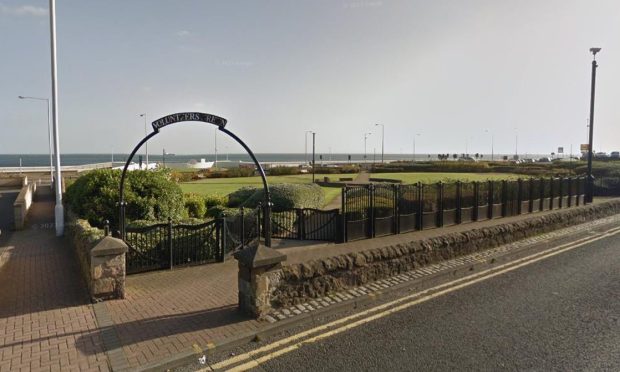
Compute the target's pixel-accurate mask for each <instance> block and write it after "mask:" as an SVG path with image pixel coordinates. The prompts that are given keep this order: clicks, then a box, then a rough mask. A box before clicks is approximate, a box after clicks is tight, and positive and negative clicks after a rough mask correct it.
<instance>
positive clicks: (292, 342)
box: [202, 227, 620, 371]
mask: <svg viewBox="0 0 620 372" xmlns="http://www.w3.org/2000/svg"><path fill="white" fill-rule="evenodd" d="M618 233H620V227H615V228H612V229H609V230H607V231H604V232H602V233H600V234H598V235H596V236H594V237H586V238H582V239H578V240H576V241H573V242H570V243H566V244H562V245H559V246H556V247H553V248H549V249H546V250H544V251H541V252H538V253H536V254H533V255H530V256H527V257H524V258H521V259H518V260H515V261H512V262H509V263H506V264H503V265H499V266H497V267H494V268H492V269H488V270H484V271H481V272H478V273H476V274H472V275H469V276H466V277H463V278H460V279H457V280H454V281H451V282H448V283H444V284H441V285H438V286H436V287H433V288H430V289H427V290H424V291H422V292H417V293H414V294H410V295H407V296H405V297H402V298H399V299H397V300H393V301H390V302H387V303H385V304H382V305H378V306H375V307H373V308H370V309H368V310H365V311H362V312H359V313H356V314H353V315H350V316H347V317H344V318H341V319H338V320H335V321H333V322H330V323H327V324H324V325H321V326H318V327H314V328H312V329H309V330H307V331H304V332H300V333H297V334H295V335H292V336H289V337H286V338H284V339H282V340H279V341H276V342H273V343H271V344H268V345H265V346H262V347H260V348H258V349H255V350H252V351H248V352H246V353H244V354H239V355H237V356H235V357H232V358H229V359H226V360H224V361H221V362H219V363H216V364H214V365H212V366H211V367H210V368H206V369H203V370H202V371H212V370H221V369H228V370H229V371H247V370H249V369H252V368H256V367H258V366H259V365H260V364H262V363H265V362H268V361H269V360H272V359H274V358H277V357H279V356H282V355H284V354H287V353H290V352H291V351H294V350H297V349H299V348H300V347H301V346H303V345H304V344H309V343H314V342H317V341H320V340H322V339H325V338H328V337H331V336H334V335H337V334H339V333H342V332H344V331H347V330H350V329H353V328H356V327H358V326H361V325H363V324H366V323H369V322H372V321H373V320H377V319H380V318H383V317H385V316H388V315H391V314H394V313H397V312H399V311H402V310H405V309H407V308H409V307H412V306H415V305H418V304H420V303H423V302H426V301H429V300H432V299H434V298H436V297H439V296H443V295H445V294H448V293H451V292H454V291H458V290H459V289H463V288H465V287H468V286H471V285H473V284H476V283H479V282H481V281H484V280H487V279H491V278H493V277H496V276H498V275H502V274H505V273H508V272H510V271H513V270H517V269H519V268H521V267H523V266H527V265H530V264H533V263H535V262H538V261H541V260H544V259H546V258H549V257H552V256H555V255H558V254H560V253H564V252H566V251H570V250H572V249H575V248H579V247H581V246H584V245H586V244H590V243H592V242H595V241H597V240H601V239H604V238H607V237H610V236H613V235H616V234H618ZM314 334H316V335H315V336H312V335H314ZM310 336H312V337H310ZM287 345H288V346H287ZM265 353H266V354H265ZM261 354H265V355H262V356H260V357H258V358H255V357H257V356H259V355H261ZM240 363H241V364H240Z"/></svg>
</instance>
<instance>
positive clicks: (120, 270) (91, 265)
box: [66, 211, 127, 301]
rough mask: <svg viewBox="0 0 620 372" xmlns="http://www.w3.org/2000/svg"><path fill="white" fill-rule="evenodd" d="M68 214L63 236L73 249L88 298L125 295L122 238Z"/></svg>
mask: <svg viewBox="0 0 620 372" xmlns="http://www.w3.org/2000/svg"><path fill="white" fill-rule="evenodd" d="M67 215H68V218H67V220H68V223H67V233H66V236H67V239H69V240H70V242H71V244H72V246H73V249H74V250H75V254H76V257H77V259H78V262H79V264H80V268H81V272H82V276H83V277H84V280H85V281H86V284H87V286H88V289H89V291H90V295H91V298H92V299H93V300H94V301H101V300H107V299H113V298H124V297H125V275H126V274H125V273H126V271H125V270H126V266H125V254H126V252H127V245H126V244H125V242H123V241H122V240H120V239H116V238H113V237H111V236H106V235H105V233H104V231H103V230H101V229H98V228H96V227H92V226H91V225H90V224H89V223H88V221H86V220H81V219H77V218H75V216H74V215H73V214H72V213H71V212H70V211H69V212H67Z"/></svg>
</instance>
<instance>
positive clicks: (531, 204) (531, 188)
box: [527, 177, 534, 213]
mask: <svg viewBox="0 0 620 372" xmlns="http://www.w3.org/2000/svg"><path fill="white" fill-rule="evenodd" d="M529 188H530V192H529V193H528V194H529V195H530V200H529V202H528V203H527V211H528V212H529V213H532V212H534V205H533V204H534V179H533V178H532V177H530V183H529Z"/></svg>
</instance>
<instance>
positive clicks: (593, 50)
mask: <svg viewBox="0 0 620 372" xmlns="http://www.w3.org/2000/svg"><path fill="white" fill-rule="evenodd" d="M600 51H601V48H590V52H591V53H592V81H591V86H590V136H589V139H588V193H587V196H586V199H587V201H588V202H589V203H592V198H593V195H592V194H593V193H594V177H593V176H592V144H593V137H594V93H595V88H596V68H597V67H598V64H597V63H596V53H598V52H600Z"/></svg>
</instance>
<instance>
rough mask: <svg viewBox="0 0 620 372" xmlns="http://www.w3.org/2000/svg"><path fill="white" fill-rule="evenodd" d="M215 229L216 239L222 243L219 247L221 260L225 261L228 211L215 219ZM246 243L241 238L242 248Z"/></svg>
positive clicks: (218, 242)
mask: <svg viewBox="0 0 620 372" xmlns="http://www.w3.org/2000/svg"><path fill="white" fill-rule="evenodd" d="M215 229H216V230H215V241H216V242H217V244H219V245H220V246H219V249H218V252H220V257H219V261H220V262H224V257H226V213H224V212H222V214H220V217H219V218H218V219H216V220H215ZM218 230H219V237H218ZM241 239H243V237H242V238H241ZM244 245H245V244H243V240H241V249H243V247H244Z"/></svg>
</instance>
